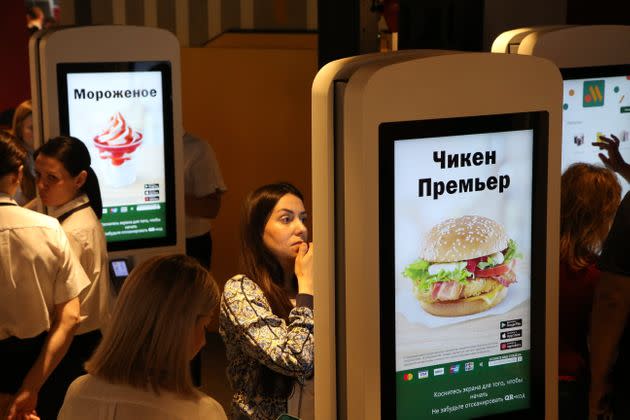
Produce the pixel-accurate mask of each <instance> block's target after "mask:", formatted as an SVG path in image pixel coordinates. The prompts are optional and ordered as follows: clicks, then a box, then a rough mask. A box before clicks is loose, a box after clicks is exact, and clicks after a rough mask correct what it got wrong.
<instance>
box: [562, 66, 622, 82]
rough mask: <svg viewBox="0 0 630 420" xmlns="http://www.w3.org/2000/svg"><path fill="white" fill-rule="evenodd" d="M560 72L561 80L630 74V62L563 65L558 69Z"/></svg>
mask: <svg viewBox="0 0 630 420" xmlns="http://www.w3.org/2000/svg"><path fill="white" fill-rule="evenodd" d="M560 74H562V79H563V80H576V79H594V78H597V77H619V76H630V64H618V65H613V66H590V67H563V68H561V69H560Z"/></svg>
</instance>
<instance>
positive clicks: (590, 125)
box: [562, 65, 630, 194]
mask: <svg viewBox="0 0 630 420" xmlns="http://www.w3.org/2000/svg"><path fill="white" fill-rule="evenodd" d="M562 76H563V78H564V98H563V106H562V108H563V113H562V172H564V170H565V169H566V168H567V167H568V166H569V165H571V164H572V163H575V162H587V163H593V164H597V165H602V161H601V160H600V158H599V156H598V154H599V153H601V152H602V151H601V150H600V149H599V148H598V147H596V146H593V145H592V144H593V143H596V142H598V141H599V136H601V135H604V136H606V137H610V135H611V134H613V135H615V136H616V137H617V138H618V139H619V142H620V144H619V151H620V152H621V156H623V157H624V159H625V160H626V161H630V65H624V66H607V67H588V68H568V69H563V70H562ZM619 182H620V183H621V187H622V194H625V193H626V192H627V191H628V190H629V189H630V185H628V183H627V182H626V181H625V180H624V179H623V178H622V177H619Z"/></svg>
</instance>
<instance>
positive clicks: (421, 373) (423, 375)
mask: <svg viewBox="0 0 630 420" xmlns="http://www.w3.org/2000/svg"><path fill="white" fill-rule="evenodd" d="M428 377H429V371H428V370H421V371H419V372H418V379H425V378H428Z"/></svg>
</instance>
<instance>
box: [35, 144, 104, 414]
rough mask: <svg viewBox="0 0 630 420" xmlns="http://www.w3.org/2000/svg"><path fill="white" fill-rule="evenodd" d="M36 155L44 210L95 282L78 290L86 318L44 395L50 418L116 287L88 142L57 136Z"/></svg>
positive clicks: (96, 336) (93, 341)
mask: <svg viewBox="0 0 630 420" xmlns="http://www.w3.org/2000/svg"><path fill="white" fill-rule="evenodd" d="M34 158H35V174H36V180H37V182H36V185H37V191H38V194H39V199H38V200H40V201H41V204H42V205H43V208H44V210H45V212H46V213H47V214H48V215H49V216H52V217H55V218H56V219H57V220H58V221H59V223H61V227H62V228H63V230H64V231H65V232H66V235H67V237H68V240H69V242H70V246H71V247H72V250H73V251H74V254H75V255H76V256H77V257H78V259H79V261H80V262H81V266H82V267H83V270H84V271H85V273H86V274H87V276H88V278H89V279H90V282H91V284H90V287H89V288H86V289H85V290H83V291H82V292H81V295H80V296H79V299H80V300H81V315H82V318H83V321H82V322H81V325H80V326H79V328H78V330H77V331H76V333H75V337H74V341H73V342H72V345H71V346H70V349H69V350H68V353H67V354H66V357H65V358H64V360H63V361H62V362H61V363H60V365H59V367H58V368H57V370H56V371H55V372H54V373H53V376H52V378H51V380H50V381H49V382H48V384H47V385H46V387H45V390H46V391H47V392H46V395H45V396H43V397H42V404H41V406H42V410H45V412H41V413H39V414H40V415H42V416H43V417H44V418H51V419H52V418H56V417H57V413H58V412H59V409H60V408H61V405H62V403H63V398H64V395H65V391H66V389H67V388H68V386H70V384H71V383H72V381H73V380H74V379H76V378H77V377H79V376H81V375H83V374H84V373H85V371H84V370H83V363H85V362H86V361H87V360H88V359H89V358H90V356H91V355H92V353H93V352H94V350H95V349H96V346H97V345H98V343H99V341H100V340H101V337H102V335H101V330H102V329H103V327H104V325H105V324H106V322H107V320H108V318H109V316H110V313H111V311H112V309H113V305H114V293H113V290H112V287H111V285H110V281H109V272H108V258H107V243H106V242H105V233H104V231H103V227H102V226H101V223H100V221H99V219H100V218H101V215H102V213H103V205H102V200H101V192H100V188H99V183H98V178H97V177H96V174H95V173H94V171H93V170H92V168H91V167H90V164H91V159H90V154H89V152H88V150H87V148H86V146H85V144H84V143H83V142H82V141H80V140H79V139H76V138H74V137H63V136H61V137H56V138H53V139H51V140H49V141H48V142H46V143H44V144H43V145H42V146H41V147H40V148H39V149H38V150H37V151H35V154H34Z"/></svg>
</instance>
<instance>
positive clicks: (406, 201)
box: [380, 113, 546, 419]
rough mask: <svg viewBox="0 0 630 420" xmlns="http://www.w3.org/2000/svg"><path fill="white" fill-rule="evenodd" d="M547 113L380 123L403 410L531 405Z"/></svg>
mask: <svg viewBox="0 0 630 420" xmlns="http://www.w3.org/2000/svg"><path fill="white" fill-rule="evenodd" d="M545 116H546V114H542V113H527V114H510V115H508V116H487V117H468V118H453V119H447V120H430V121H419V122H407V123H386V124H382V125H381V128H380V142H381V144H380V147H381V185H380V194H381V196H380V200H381V201H380V202H381V299H382V301H381V303H382V305H381V311H382V315H381V318H382V321H383V325H382V326H381V329H382V331H383V332H384V335H383V333H382V337H381V338H382V366H381V368H382V375H383V381H384V382H383V392H384V393H389V392H391V391H390V390H393V389H395V397H392V398H391V400H392V401H391V403H390V404H389V407H388V410H390V411H391V410H395V413H396V416H395V418H397V419H424V418H428V419H433V418H436V419H437V418H449V419H450V418H461V419H467V418H475V417H480V416H488V415H493V414H498V413H505V412H510V411H523V410H528V409H530V407H531V405H532V373H531V372H532V360H531V359H532V356H531V350H532V331H533V330H534V327H532V309H533V308H534V306H533V304H532V288H533V287H534V285H535V284H537V287H539V288H540V287H542V288H544V284H545V281H544V273H543V277H542V278H541V277H534V276H533V273H532V259H533V252H532V250H533V249H534V246H533V240H534V237H535V235H534V230H533V224H534V217H537V216H536V214H535V212H534V208H535V204H536V203H535V201H536V200H538V199H539V197H540V195H538V196H537V195H536V191H535V190H536V188H538V187H539V186H540V184H541V183H538V184H536V182H535V181H536V179H535V172H536V171H535V155H536V152H535V145H536V142H537V141H538V140H537V136H539V134H540V133H539V130H538V128H539V127H540V120H542V119H543V117H545ZM545 165H546V160H545ZM543 179H544V178H543ZM542 184H543V185H544V183H542ZM543 188H544V187H543ZM543 197H544V195H543ZM543 242H544V239H543ZM388 244H389V245H388ZM538 246H540V244H538ZM543 248H544V247H543ZM542 258H543V259H544V254H543V257H542ZM543 293H544V292H543ZM539 310H543V312H544V306H543V308H542V309H539ZM387 331H393V337H388V336H387V335H388V334H389V333H388V332H387ZM543 349H544V346H543ZM543 351H544V350H543ZM386 405H387V404H386ZM388 414H389V415H391V412H390V413H388ZM384 415H385V413H384Z"/></svg>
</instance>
